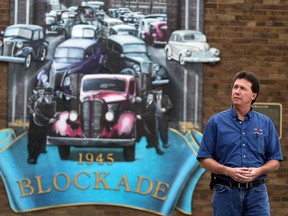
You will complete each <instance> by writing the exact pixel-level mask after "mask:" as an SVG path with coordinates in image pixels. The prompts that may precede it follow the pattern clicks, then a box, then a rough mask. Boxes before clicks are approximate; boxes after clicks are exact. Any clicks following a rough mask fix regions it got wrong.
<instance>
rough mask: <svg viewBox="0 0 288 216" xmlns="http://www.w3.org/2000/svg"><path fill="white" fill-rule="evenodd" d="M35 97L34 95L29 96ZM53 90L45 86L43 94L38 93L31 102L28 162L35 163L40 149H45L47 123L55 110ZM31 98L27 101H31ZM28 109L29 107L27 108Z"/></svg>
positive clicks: (52, 119)
mask: <svg viewBox="0 0 288 216" xmlns="http://www.w3.org/2000/svg"><path fill="white" fill-rule="evenodd" d="M31 97H35V96H33V95H32V96H31ZM53 97H54V92H53V89H52V88H46V89H45V92H44V94H39V98H38V99H37V100H36V101H34V102H33V105H32V104H31V105H29V106H28V107H30V106H33V109H31V112H32V115H31V118H30V122H29V128H28V146H27V148H28V160H27V162H28V163H29V164H36V163H37V159H38V156H39V154H40V153H41V150H42V151H43V150H44V151H46V136H47V133H48V130H49V124H50V123H53V122H54V121H55V119H54V118H53V117H54V115H55V112H56V103H55V101H54V100H53ZM32 101H33V100H32V99H31V100H30V98H29V102H30V103H32ZM29 110H30V108H29Z"/></svg>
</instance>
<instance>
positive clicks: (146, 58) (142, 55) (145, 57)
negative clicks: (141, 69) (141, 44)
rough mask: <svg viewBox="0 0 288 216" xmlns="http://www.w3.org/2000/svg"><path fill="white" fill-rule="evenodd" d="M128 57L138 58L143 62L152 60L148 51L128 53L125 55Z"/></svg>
mask: <svg viewBox="0 0 288 216" xmlns="http://www.w3.org/2000/svg"><path fill="white" fill-rule="evenodd" d="M125 56H126V57H128V58H132V59H134V60H137V61H139V62H142V61H145V62H147V61H151V59H150V58H149V56H148V55H147V53H135V52H134V53H128V54H126V55H125Z"/></svg>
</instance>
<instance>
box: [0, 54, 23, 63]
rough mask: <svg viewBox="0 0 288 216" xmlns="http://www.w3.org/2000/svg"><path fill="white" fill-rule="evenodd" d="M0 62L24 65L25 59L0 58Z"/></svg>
mask: <svg viewBox="0 0 288 216" xmlns="http://www.w3.org/2000/svg"><path fill="white" fill-rule="evenodd" d="M0 61H3V62H11V63H24V62H25V58H21V57H11V56H0Z"/></svg>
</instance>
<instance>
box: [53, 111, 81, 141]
mask: <svg viewBox="0 0 288 216" xmlns="http://www.w3.org/2000/svg"><path fill="white" fill-rule="evenodd" d="M68 116H69V112H68V111H64V112H60V113H58V114H57V117H56V121H55V122H54V123H53V124H52V127H51V133H52V134H53V135H56V136H63V137H83V131H82V129H81V121H80V119H78V120H77V121H76V122H74V127H73V126H72V124H69V123H68V121H69V120H68Z"/></svg>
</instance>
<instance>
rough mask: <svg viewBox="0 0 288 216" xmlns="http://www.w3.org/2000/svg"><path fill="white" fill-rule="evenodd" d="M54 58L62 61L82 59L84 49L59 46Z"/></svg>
mask: <svg viewBox="0 0 288 216" xmlns="http://www.w3.org/2000/svg"><path fill="white" fill-rule="evenodd" d="M54 58H56V59H57V60H60V61H62V60H63V61H69V60H72V61H73V62H74V61H81V60H82V59H83V58H84V50H83V49H79V48H68V47H58V48H56V50H55V55H54Z"/></svg>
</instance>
